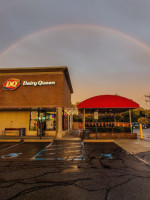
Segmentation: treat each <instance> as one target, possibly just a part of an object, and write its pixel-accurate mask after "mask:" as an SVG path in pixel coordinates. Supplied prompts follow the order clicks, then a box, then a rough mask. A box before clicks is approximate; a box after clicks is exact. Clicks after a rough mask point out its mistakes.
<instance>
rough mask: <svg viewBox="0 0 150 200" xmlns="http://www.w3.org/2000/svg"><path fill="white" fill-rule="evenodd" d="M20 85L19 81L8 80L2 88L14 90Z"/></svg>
mask: <svg viewBox="0 0 150 200" xmlns="http://www.w3.org/2000/svg"><path fill="white" fill-rule="evenodd" d="M20 85H21V81H20V80H19V79H15V78H10V79H8V80H7V81H5V83H4V84H3V88H4V89H5V90H16V89H17V88H18V87H19V86H20Z"/></svg>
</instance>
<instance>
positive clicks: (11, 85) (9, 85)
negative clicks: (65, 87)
mask: <svg viewBox="0 0 150 200" xmlns="http://www.w3.org/2000/svg"><path fill="white" fill-rule="evenodd" d="M20 85H21V80H19V79H15V78H10V79H8V80H7V81H5V83H4V84H3V88H4V89H5V90H15V89H17V88H18V87H19V86H20ZM22 85H23V86H45V85H55V81H46V82H45V81H37V82H34V81H23V84H22Z"/></svg>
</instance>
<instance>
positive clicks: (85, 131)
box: [83, 129, 90, 139]
mask: <svg viewBox="0 0 150 200" xmlns="http://www.w3.org/2000/svg"><path fill="white" fill-rule="evenodd" d="M89 134H90V130H89V129H85V130H83V139H89Z"/></svg>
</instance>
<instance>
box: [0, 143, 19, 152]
mask: <svg viewBox="0 0 150 200" xmlns="http://www.w3.org/2000/svg"><path fill="white" fill-rule="evenodd" d="M21 143H23V142H21ZM21 143H18V144H15V145H12V146H10V147H7V148H5V149H2V150H0V152H2V151H5V150H8V149H11V148H13V147H15V146H18V145H20V144H21Z"/></svg>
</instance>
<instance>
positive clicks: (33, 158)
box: [30, 142, 52, 160]
mask: <svg viewBox="0 0 150 200" xmlns="http://www.w3.org/2000/svg"><path fill="white" fill-rule="evenodd" d="M51 145H52V142H51V143H49V144H48V145H47V146H46V147H45V149H42V150H41V151H40V152H38V153H37V154H35V155H34V156H33V157H32V158H30V159H31V160H34V159H35V158H36V157H37V156H39V155H40V154H41V153H42V152H43V151H46V149H47V148H49V147H50V146H51Z"/></svg>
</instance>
